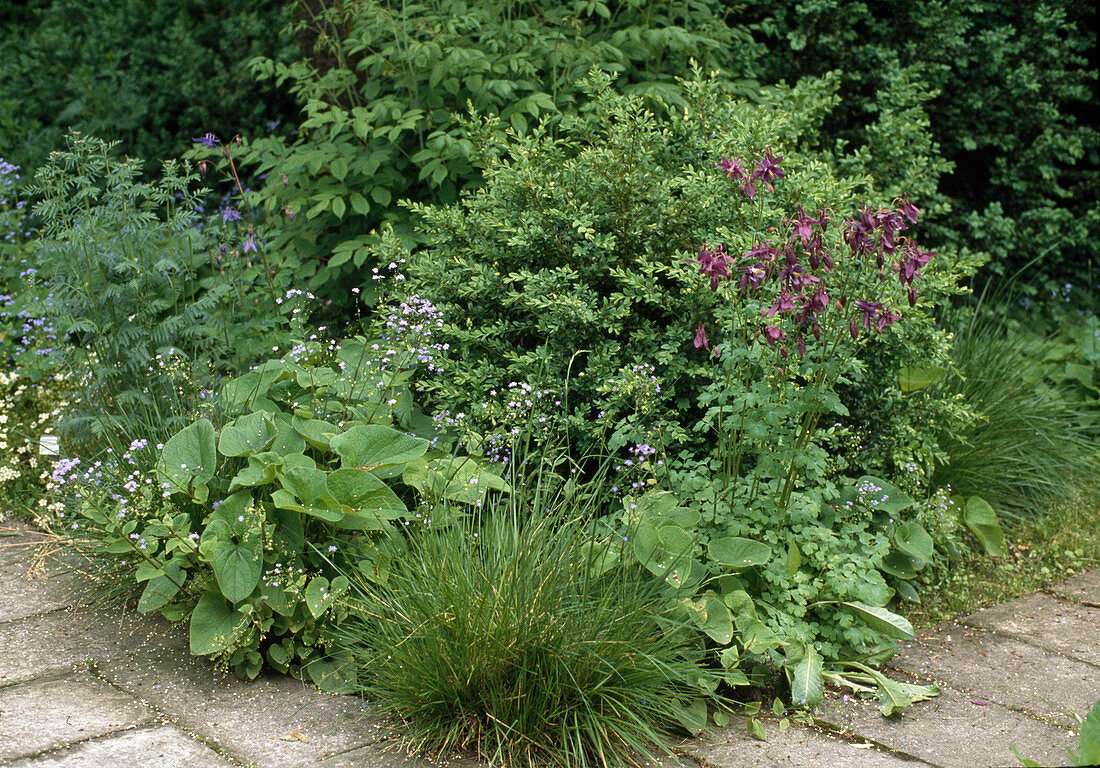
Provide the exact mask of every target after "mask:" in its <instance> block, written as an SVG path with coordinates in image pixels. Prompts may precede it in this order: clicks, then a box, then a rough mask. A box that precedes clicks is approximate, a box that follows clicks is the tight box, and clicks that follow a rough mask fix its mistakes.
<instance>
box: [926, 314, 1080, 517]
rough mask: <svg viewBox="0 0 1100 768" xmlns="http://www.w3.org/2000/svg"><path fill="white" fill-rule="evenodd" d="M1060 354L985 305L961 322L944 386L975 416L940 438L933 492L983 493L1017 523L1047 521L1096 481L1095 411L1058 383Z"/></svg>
mask: <svg viewBox="0 0 1100 768" xmlns="http://www.w3.org/2000/svg"><path fill="white" fill-rule="evenodd" d="M1057 347H1058V345H1057V343H1056V339H1054V338H1052V337H1043V336H1038V335H1033V334H1027V333H1021V332H1019V331H1013V330H1011V329H1010V328H1009V327H1008V325H1007V323H1006V322H1005V319H1004V318H1003V317H999V316H993V315H991V314H990V312H989V311H982V308H981V307H979V310H978V311H977V312H976V313H975V314H974V316H973V317H972V318H971V319H970V320H969V321H968V322H966V323H962V324H960V325H959V327H958V329H957V332H956V336H955V343H954V347H953V350H952V358H953V362H954V368H953V370H952V372H951V373H950V375H948V376H947V377H946V378H945V379H944V381H943V383H942V384H941V385H940V386H941V387H942V389H943V390H944V391H945V392H946V393H948V394H949V395H950V396H955V397H961V398H963V399H965V400H966V401H968V402H970V403H971V404H972V405H973V406H974V408H975V410H976V411H977V414H978V416H977V418H976V419H974V420H972V421H971V422H970V423H969V424H968V425H967V426H965V427H964V428H962V429H960V430H956V431H955V432H953V433H951V434H945V435H942V436H941V437H940V443H941V445H942V446H943V449H944V459H943V460H942V461H941V462H940V463H939V464H938V465H937V466H936V468H935V472H934V474H933V482H934V483H935V484H936V485H937V486H948V487H950V488H951V489H952V491H954V492H955V493H957V494H961V495H963V496H968V495H971V494H980V495H981V496H982V497H984V498H985V499H986V500H987V501H988V502H989V503H990V504H991V505H992V506H993V507H994V509H996V511H997V512H998V513H999V514H1000V515H1002V516H1003V517H1005V518H1007V519H1009V520H1011V521H1013V522H1015V523H1019V522H1021V521H1025V520H1029V519H1031V520H1034V519H1037V518H1041V517H1042V516H1043V515H1044V514H1046V512H1047V511H1048V510H1049V509H1050V507H1051V503H1052V502H1057V501H1061V500H1064V499H1066V498H1069V497H1072V496H1073V495H1074V494H1075V493H1076V492H1077V491H1079V490H1080V489H1081V488H1084V487H1086V486H1087V485H1088V483H1089V482H1090V480H1091V479H1092V478H1094V477H1096V476H1097V475H1098V474H1100V443H1098V441H1097V417H1096V412H1095V409H1092V408H1090V406H1089V404H1088V402H1087V401H1086V402H1082V401H1080V400H1079V399H1075V397H1074V396H1073V391H1072V388H1071V384H1072V383H1073V382H1067V381H1065V380H1060V381H1059V380H1058V379H1057V377H1056V374H1057V372H1058V371H1057V364H1056V359H1057V357H1056V356H1057V354H1058V350H1057ZM1084 370H1085V369H1084V368H1082V371H1084ZM1088 373H1090V374H1091V371H1089V372H1088ZM1090 379H1091V376H1090Z"/></svg>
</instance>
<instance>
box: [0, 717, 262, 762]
mask: <svg viewBox="0 0 1100 768" xmlns="http://www.w3.org/2000/svg"><path fill="white" fill-rule="evenodd" d="M134 742H137V743H136V744H135V743H134ZM158 742H159V743H158ZM166 742H171V743H166ZM120 746H121V749H120ZM166 749H170V750H171V752H170V753H169V754H165V750H166ZM158 750H159V754H154V753H157V752H158ZM127 756H130V757H132V758H133V759H131V760H128V761H127V760H126V757H127ZM161 758H163V759H161ZM181 759H182V760H185V761H186V762H181ZM124 761H125V762H124ZM2 765H4V766H7V767H8V768H77V767H78V766H79V767H80V768H88V766H104V767H106V766H112V767H114V768H118V767H119V766H141V768H181V767H182V766H186V768H238V767H239V766H240V765H241V764H240V763H238V762H236V761H233V760H227V759H226V758H224V757H223V756H221V755H218V754H217V753H216V752H212V751H211V750H209V749H208V748H207V747H206V746H205V745H203V744H202V743H201V742H199V741H197V740H195V739H193V738H192V737H191V736H190V735H189V734H186V733H185V732H183V731H181V730H180V729H179V728H175V727H173V726H170V725H163V724H151V725H148V726H137V727H134V728H131V729H128V730H125V731H116V732H114V733H110V734H106V735H104V736H97V737H94V738H90V739H86V740H84V741H80V742H76V743H74V744H69V745H66V746H64V747H58V748H57V749H53V750H48V751H44V752H39V753H38V754H34V755H27V756H25V757H19V758H16V759H14V760H12V761H10V762H5V763H2Z"/></svg>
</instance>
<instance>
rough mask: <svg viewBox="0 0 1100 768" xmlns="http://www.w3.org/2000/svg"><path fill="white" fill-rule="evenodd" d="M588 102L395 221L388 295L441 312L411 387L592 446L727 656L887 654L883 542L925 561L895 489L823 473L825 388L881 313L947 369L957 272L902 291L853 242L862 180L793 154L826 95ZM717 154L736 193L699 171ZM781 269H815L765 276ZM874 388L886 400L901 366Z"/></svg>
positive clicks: (441, 402) (829, 407)
mask: <svg viewBox="0 0 1100 768" xmlns="http://www.w3.org/2000/svg"><path fill="white" fill-rule="evenodd" d="M590 87H593V88H594V89H595V90H596V92H597V93H596V95H595V98H594V99H593V101H592V103H591V105H590V107H589V109H590V112H589V114H588V116H587V119H577V120H564V121H562V123H561V125H560V126H559V132H558V135H557V136H556V137H551V136H549V135H546V134H545V133H540V132H536V133H535V134H534V135H533V136H530V137H515V138H514V139H513V140H512V141H510V142H509V143H507V144H506V145H504V146H502V147H501V151H502V152H506V154H507V160H501V161H499V162H497V163H494V164H493V165H491V166H490V167H489V168H488V169H487V171H486V183H485V186H484V187H483V188H482V189H480V190H479V191H477V192H474V193H472V194H470V195H469V196H467V197H466V198H464V199H463V200H462V201H461V202H460V203H459V204H457V205H454V206H451V207H426V206H415V207H414V210H416V211H417V212H418V213H420V214H421V215H422V216H423V218H424V220H425V222H426V231H427V232H428V233H429V235H430V236H431V241H430V242H429V244H428V245H427V246H426V247H425V248H424V249H422V250H420V251H418V252H417V253H414V254H412V255H410V256H409V257H408V258H409V263H408V265H407V271H408V280H407V281H406V282H407V286H408V287H407V290H408V291H410V292H412V293H416V294H418V295H420V296H422V297H427V298H429V299H430V300H431V301H432V302H433V303H434V304H435V305H436V306H438V307H439V308H440V309H441V310H442V312H443V315H444V318H445V319H444V324H443V326H442V328H441V329H440V334H441V335H440V338H441V339H442V340H443V341H444V342H445V343H446V344H447V345H449V349H448V352H447V354H446V358H447V362H446V363H444V366H443V367H444V368H445V371H446V374H445V375H444V376H442V377H439V378H437V379H433V380H427V381H424V382H423V384H422V386H423V388H424V390H425V391H426V392H428V394H429V397H430V398H431V402H432V404H433V405H434V406H435V407H437V408H438V409H439V413H440V414H442V415H444V416H445V419H446V423H447V424H448V425H449V426H451V427H452V429H453V432H454V434H455V435H456V436H457V437H458V438H459V439H461V440H465V441H467V442H468V443H469V444H471V445H481V446H487V447H488V449H491V448H493V447H495V446H499V445H500V444H501V443H502V442H506V440H507V436H508V435H510V434H511V433H513V431H514V430H516V429H518V428H519V423H520V422H528V423H534V424H549V425H555V426H556V425H564V426H565V428H566V429H567V430H568V433H569V435H570V437H571V438H572V440H573V441H574V444H575V445H577V446H579V452H584V451H592V452H597V453H599V454H600V455H605V456H608V457H609V460H610V461H611V462H612V467H613V470H614V471H615V472H616V473H617V474H616V475H615V476H614V482H615V486H614V487H613V488H612V492H615V493H622V494H624V497H625V498H624V502H623V510H622V512H621V513H620V514H619V515H618V516H617V520H618V524H620V525H621V526H622V530H621V531H620V534H621V535H626V536H628V537H630V539H631V544H630V545H629V546H628V547H624V551H625V552H626V553H627V555H628V556H629V557H630V559H632V560H634V561H637V562H638V563H639V564H640V565H642V566H643V567H645V568H646V569H647V570H649V571H650V572H651V573H652V574H653V575H655V576H657V578H659V579H661V580H663V581H664V582H665V584H666V588H668V589H670V590H681V591H683V594H682V595H681V598H682V599H683V602H682V605H681V609H682V610H683V611H684V612H685V613H684V620H685V621H686V622H690V623H692V624H694V625H695V626H696V627H697V628H698V629H699V630H700V631H701V632H702V633H703V634H705V635H706V636H707V637H708V638H709V640H710V641H712V642H714V643H716V644H718V645H721V646H725V645H729V644H731V643H733V645H732V646H731V647H733V648H734V651H735V652H734V654H733V655H732V656H731V657H730V658H731V660H732V662H733V663H734V665H735V666H739V668H743V669H744V670H745V671H748V672H751V671H752V669H753V668H754V666H755V667H759V668H760V669H761V670H766V669H768V668H769V665H770V666H771V668H773V669H775V668H781V669H783V670H784V672H786V673H787V674H788V676H789V679H790V680H791V681H792V683H793V682H794V681H801V682H800V683H799V685H800V686H801V688H803V689H806V690H809V689H812V688H813V686H811V685H810V684H809V683H808V682H807V681H806V678H805V677H804V674H805V670H806V668H807V667H808V668H809V669H812V670H816V669H817V668H818V666H819V665H818V663H817V661H816V659H818V658H820V659H821V660H822V661H823V662H834V661H835V660H837V659H843V658H853V657H855V656H861V657H873V658H879V659H881V658H884V657H886V656H888V655H889V653H891V652H892V651H891V650H890V649H891V647H892V638H893V637H895V636H896V634H892V633H891V631H889V630H887V629H885V628H886V627H891V626H894V625H891V624H890V623H889V622H885V623H884V622H883V621H882V620H881V616H876V613H875V612H876V611H879V610H884V606H886V604H887V603H888V602H889V601H890V599H891V598H892V596H893V595H894V591H893V590H892V589H891V588H890V586H889V585H888V584H887V582H886V579H885V577H884V575H883V574H884V572H885V570H886V566H885V565H884V564H885V562H886V559H887V558H888V557H889V556H890V555H891V554H892V553H895V552H900V553H902V554H905V553H904V552H901V550H902V549H903V548H907V549H908V550H909V552H910V553H911V554H905V557H907V558H912V557H915V558H916V559H918V560H921V561H922V562H926V561H928V560H930V559H931V557H932V544H931V542H930V534H929V533H928V532H927V531H926V530H925V529H924V528H923V527H921V526H920V525H919V524H918V523H917V522H915V521H910V520H908V519H906V518H904V517H903V516H902V515H901V514H900V513H901V512H903V511H905V510H906V508H907V507H908V506H909V505H911V504H912V501H910V500H907V499H906V500H905V501H904V503H903V502H902V501H901V499H902V498H903V494H901V493H900V491H899V492H897V493H896V494H891V496H892V498H891V499H890V500H889V501H886V500H885V498H884V497H883V496H878V497H874V498H872V496H873V492H874V491H877V490H881V489H882V488H885V487H889V486H888V485H887V484H885V483H883V482H882V481H877V482H876V483H874V485H875V486H876V488H875V489H870V488H866V489H863V490H861V488H862V486H864V485H867V484H866V483H864V482H862V481H861V482H860V483H858V484H857V483H856V481H845V480H844V479H843V478H842V477H838V475H840V473H841V472H843V471H844V470H845V469H848V468H849V466H851V465H850V464H847V463H844V461H843V457H839V456H837V455H836V453H837V451H836V448H835V446H836V443H837V442H838V436H837V430H838V426H839V425H834V424H833V423H831V422H833V419H834V418H835V417H836V416H844V415H845V414H846V413H847V412H846V409H845V407H844V404H843V403H842V402H841V401H840V399H839V398H838V397H837V393H836V386H837V384H838V382H841V381H851V380H853V379H854V378H855V377H857V376H860V375H862V374H863V371H864V366H863V363H862V362H861V360H860V357H859V355H860V353H861V350H862V349H863V346H864V345H865V344H866V343H868V342H869V340H870V339H873V338H878V334H879V332H881V331H883V330H884V329H886V327H887V326H890V325H891V324H893V325H894V326H895V327H894V328H890V329H889V331H888V333H889V334H895V333H896V335H897V336H898V339H899V342H898V343H899V344H903V345H908V347H909V348H908V349H907V351H906V355H905V356H904V357H902V359H905V360H909V361H912V362H913V364H914V365H924V366H928V367H931V366H932V365H937V364H938V365H939V366H940V367H943V366H946V364H947V363H946V361H945V360H944V358H943V356H942V353H943V352H944V351H945V350H946V344H945V343H944V340H943V338H942V334H941V332H938V331H936V330H935V328H934V325H933V321H932V317H931V316H930V313H929V312H928V310H929V308H930V306H931V303H932V302H933V301H935V300H936V299H938V298H940V297H943V296H944V295H946V294H949V293H950V292H951V291H952V290H953V286H954V282H955V280H956V279H957V278H958V276H959V275H960V272H961V271H963V270H965V269H968V268H972V267H973V263H974V262H973V261H972V260H968V259H965V258H962V257H960V258H959V259H957V260H956V262H955V263H952V262H951V261H950V260H947V259H938V260H933V261H931V262H929V263H927V264H926V265H925V266H926V268H925V269H924V270H922V272H921V274H922V280H921V281H920V283H919V288H920V290H919V292H917V291H916V290H914V294H913V295H912V296H911V297H910V296H907V295H906V294H907V290H906V287H905V286H904V285H902V284H901V283H900V282H899V270H901V269H902V265H901V264H900V261H901V260H904V258H906V257H904V256H903V255H902V254H903V252H904V253H911V252H912V251H911V250H908V251H907V250H905V249H910V248H912V247H915V246H914V245H912V244H911V243H906V244H903V243H902V242H899V243H898V246H897V250H896V251H895V250H889V251H888V250H876V249H878V248H880V246H878V245H871V244H870V243H868V244H866V245H865V246H860V247H866V248H868V249H869V250H868V251H866V253H865V254H864V255H863V256H862V258H861V257H859V256H858V255H857V253H855V252H853V251H852V250H851V249H852V247H854V246H852V243H853V242H856V239H855V236H854V235H853V233H854V232H856V229H855V228H856V224H855V223H854V222H853V221H845V219H846V218H847V217H851V216H856V215H857V211H858V203H857V198H856V194H855V190H856V189H857V188H858V187H859V185H860V184H861V181H860V180H853V179H847V178H838V177H836V176H834V175H833V174H832V173H830V172H829V170H828V168H827V167H826V166H825V165H823V164H821V163H819V162H815V161H814V160H813V159H812V158H810V157H807V156H805V155H803V154H800V153H799V151H798V149H797V147H798V143H797V142H798V137H799V131H800V130H802V129H804V128H805V127H807V126H811V125H813V124H814V122H815V121H816V120H817V119H818V117H819V115H820V114H821V113H822V110H824V109H827V108H828V106H829V102H830V100H829V96H828V85H827V84H821V83H815V84H806V85H804V86H803V87H802V88H800V89H792V90H786V91H778V92H777V93H776V94H775V95H774V100H772V101H770V102H768V103H767V104H766V105H763V106H751V105H747V104H744V103H738V102H735V101H730V100H728V99H727V98H724V97H722V96H721V95H720V89H719V88H718V87H717V86H716V84H715V83H713V82H710V83H708V82H705V81H701V80H696V81H693V82H688V83H685V84H684V85H683V92H682V94H681V98H682V100H683V101H684V102H685V103H687V104H688V105H689V107H688V108H687V109H685V110H683V111H682V112H681V111H678V110H674V111H673V117H674V119H673V120H670V121H667V122H666V121H664V120H662V119H660V118H659V117H657V116H655V115H653V114H651V113H650V112H648V111H646V110H645V109H644V107H643V105H642V103H641V101H640V100H638V99H635V98H630V97H622V96H618V95H616V94H614V93H613V92H612V91H611V90H610V88H609V87H608V84H607V80H606V78H602V79H601V78H600V77H598V76H597V77H594V78H593V83H592V84H591V85H590ZM773 152H774V154H775V155H778V154H780V153H782V163H783V164H782V170H783V173H784V174H785V175H784V176H783V177H781V178H779V177H777V178H773V179H770V180H769V179H768V178H767V177H763V178H760V177H757V178H756V183H757V184H758V186H757V188H756V190H755V195H754V196H753V197H750V196H749V195H748V194H747V193H746V192H745V189H746V187H745V185H746V184H747V183H748V181H749V178H750V177H749V171H750V170H753V169H752V168H750V167H749V166H750V163H754V162H755V163H756V164H757V165H756V166H755V167H756V168H759V167H761V164H765V163H766V162H767V160H766V158H769V157H773V154H772V153H773ZM730 158H739V159H740V161H741V162H742V163H743V164H744V166H743V167H745V168H746V170H745V171H744V173H743V175H742V176H741V178H740V185H736V184H734V183H731V179H730V178H726V177H724V176H723V174H722V173H721V172H720V171H718V170H716V169H715V167H714V166H715V164H716V163H717V162H718V161H720V160H721V161H722V162H723V163H726V162H729V161H730ZM776 162H778V161H776ZM739 186H740V188H739ZM773 187H774V188H773ZM896 204H897V205H899V206H901V208H902V209H904V204H902V203H900V202H898V201H896ZM807 211H813V212H814V213H812V214H811V213H807ZM859 215H860V216H865V217H866V218H864V219H861V220H863V221H865V222H869V221H871V220H885V219H887V218H889V216H891V215H899V214H892V213H891V210H890V209H882V210H880V211H878V212H873V211H870V210H866V211H865V212H864V213H862V214H859ZM815 217H816V218H815ZM876 217H877V218H876ZM821 219H827V221H826V222H825V223H824V224H823V223H822V221H821ZM897 220H898V221H900V218H899V219H897ZM796 225H797V226H798V227H808V228H809V230H810V233H809V234H808V235H806V236H805V237H803V236H801V235H795V234H794V231H793V230H794V229H795V227H796ZM866 226H867V228H868V231H870V229H873V226H872V225H871V224H867V225H866ZM881 247H882V248H887V246H886V245H882V246H881ZM741 254H746V255H744V256H742V255H741ZM875 254H881V256H882V258H883V261H882V264H883V267H882V269H880V268H879V262H878V260H877V257H876V255H875ZM707 259H710V261H709V262H708V261H707ZM886 259H889V260H890V261H889V265H888V266H887V265H886V264H887V262H886ZM723 260H725V261H724V263H723ZM716 263H718V264H719V266H717V267H716V266H715V264H716ZM708 264H709V266H708ZM794 264H797V265H799V269H802V270H804V272H803V273H804V274H806V275H810V276H812V279H807V280H806V281H805V282H804V283H802V284H801V285H797V284H795V283H793V282H791V281H792V278H791V277H790V276H789V275H788V276H783V270H785V269H788V268H793V266H792V265H794ZM754 270H756V271H754ZM700 272H703V273H704V274H702V275H701V274H700ZM803 273H799V274H803ZM708 278H710V279H709V280H708ZM754 280H757V281H758V283H757V282H754ZM792 286H793V287H792ZM826 295H827V296H828V297H829V298H828V299H825V298H824V297H825V296H826ZM814 296H817V297H820V299H821V300H820V303H819V304H818V305H817V306H818V307H819V309H818V310H812V311H811V310H809V309H807V307H809V306H810V304H811V302H812V301H813V298H812V297H814ZM785 302H786V303H785ZM910 304H911V306H910ZM798 308H801V309H802V310H803V311H802V312H799V311H798ZM868 313H869V314H868ZM875 313H880V314H875ZM883 335H884V336H885V335H887V334H883ZM882 373H883V372H882V371H879V372H878V375H879V376H882ZM886 376H887V377H888V378H887V381H888V382H890V384H891V385H892V386H894V387H898V370H897V369H894V370H893V371H889V372H888V373H886ZM516 393H520V394H518V396H517V394H516ZM834 415H835V416H834ZM823 417H824V418H823ZM822 422H824V423H822ZM922 438H923V439H929V438H927V436H924V435H922ZM870 479H871V480H873V478H870ZM661 487H663V488H667V489H669V490H671V491H672V492H673V493H674V494H675V496H674V498H675V499H677V500H678V502H679V504H682V505H683V508H684V509H683V510H682V511H667V512H661V513H660V514H657V513H655V512H653V510H652V509H651V507H652V506H653V505H654V504H655V503H656V502H654V501H653V498H654V497H653V496H652V495H647V494H645V493H644V491H645V490H646V489H654V488H661ZM872 502H874V503H872ZM664 504H665V502H661V505H664ZM671 506H672V507H673V508H678V504H677V501H672V502H671ZM651 516H656V517H657V518H659V519H658V520H652V519H649V518H650V517H651ZM746 601H747V602H748V603H749V604H751V605H752V606H753V610H752V612H751V613H750V612H749V611H748V610H747V609H746V608H745V607H744V605H745V604H746ZM860 606H866V607H867V608H862V609H861V608H860ZM809 648H812V649H813V652H812V653H811V652H810V651H809V650H806V649H809ZM760 674H764V672H763V671H761V672H760ZM750 679H752V678H750ZM814 681H815V683H814V685H816V684H817V683H819V682H820V676H816V677H815V678H814Z"/></svg>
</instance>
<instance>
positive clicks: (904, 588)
mask: <svg viewBox="0 0 1100 768" xmlns="http://www.w3.org/2000/svg"><path fill="white" fill-rule="evenodd" d="M894 586H895V587H896V588H897V591H898V597H900V598H901V599H902V600H906V601H908V602H910V603H919V602H920V592H918V591H917V588H916V587H914V586H913V584H912V583H911V582H908V581H905V580H903V579H899V580H898V581H897V583H896V584H895V585H894Z"/></svg>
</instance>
